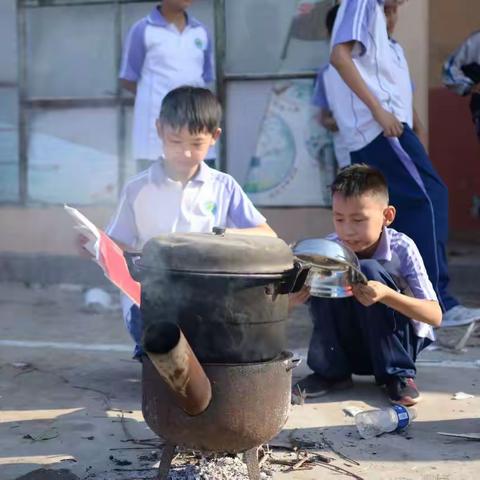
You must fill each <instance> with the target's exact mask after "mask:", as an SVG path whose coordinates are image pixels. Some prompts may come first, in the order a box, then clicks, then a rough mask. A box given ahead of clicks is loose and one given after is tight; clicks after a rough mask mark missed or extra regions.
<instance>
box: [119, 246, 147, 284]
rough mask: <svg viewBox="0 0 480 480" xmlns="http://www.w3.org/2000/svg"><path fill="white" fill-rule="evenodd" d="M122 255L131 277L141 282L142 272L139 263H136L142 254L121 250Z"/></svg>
mask: <svg viewBox="0 0 480 480" xmlns="http://www.w3.org/2000/svg"><path fill="white" fill-rule="evenodd" d="M123 256H124V258H125V261H126V262H127V267H128V271H129V272H130V275H131V276H132V278H133V279H134V280H136V281H137V282H141V281H142V277H143V272H142V269H141V267H140V265H138V262H139V260H141V258H142V254H141V253H137V252H135V253H133V252H123Z"/></svg>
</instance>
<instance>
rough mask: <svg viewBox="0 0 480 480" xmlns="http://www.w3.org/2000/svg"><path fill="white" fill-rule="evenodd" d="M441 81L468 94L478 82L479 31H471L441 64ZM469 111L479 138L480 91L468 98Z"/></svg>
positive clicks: (460, 92)
mask: <svg viewBox="0 0 480 480" xmlns="http://www.w3.org/2000/svg"><path fill="white" fill-rule="evenodd" d="M442 81H443V84H444V85H445V86H447V87H448V88H450V89H451V90H453V91H455V92H456V93H458V94H459V95H468V94H470V93H471V89H472V87H473V86H474V85H475V84H477V83H478V82H480V31H478V32H475V33H472V35H470V36H469V37H468V38H467V39H466V40H465V41H464V42H463V43H462V44H461V45H460V47H458V48H457V50H456V51H455V52H454V53H453V54H452V55H451V56H450V57H449V58H448V59H447V61H446V62H445V63H444V65H443V71H442ZM470 112H471V114H472V120H473V123H474V124H475V131H476V134H477V137H478V139H479V140H480V93H473V94H472V96H471V98H470Z"/></svg>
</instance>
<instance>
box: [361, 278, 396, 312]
mask: <svg viewBox="0 0 480 480" xmlns="http://www.w3.org/2000/svg"><path fill="white" fill-rule="evenodd" d="M390 290H391V289H390V288H389V287H387V286H386V285H384V284H383V283H381V282H376V281H375V280H369V281H368V283H367V284H366V285H363V284H361V283H356V284H355V285H352V292H353V296H354V297H355V298H356V299H357V300H358V301H359V302H360V303H361V304H362V305H364V306H365V307H370V305H373V304H374V303H377V302H381V301H382V300H383V299H384V298H385V297H386V296H387V295H388V294H389V291H390Z"/></svg>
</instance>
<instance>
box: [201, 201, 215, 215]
mask: <svg viewBox="0 0 480 480" xmlns="http://www.w3.org/2000/svg"><path fill="white" fill-rule="evenodd" d="M204 207H205V210H206V211H207V212H208V213H211V214H212V215H215V214H216V213H217V204H216V203H215V202H212V201H207V202H205V203H204Z"/></svg>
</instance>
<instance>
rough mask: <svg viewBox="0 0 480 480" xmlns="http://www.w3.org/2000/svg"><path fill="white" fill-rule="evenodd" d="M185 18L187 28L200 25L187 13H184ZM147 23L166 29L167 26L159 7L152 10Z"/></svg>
mask: <svg viewBox="0 0 480 480" xmlns="http://www.w3.org/2000/svg"><path fill="white" fill-rule="evenodd" d="M185 17H186V18H187V26H189V27H192V28H195V27H199V26H200V25H201V23H200V22H199V21H198V20H197V19H196V18H195V17H193V16H192V15H189V14H188V13H187V12H185ZM148 22H149V23H151V24H152V25H156V26H157V27H168V25H169V23H168V22H167V20H166V19H165V17H164V16H163V15H162V13H161V12H160V8H159V7H155V8H153V9H152V11H151V12H150V15H149V16H148Z"/></svg>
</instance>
